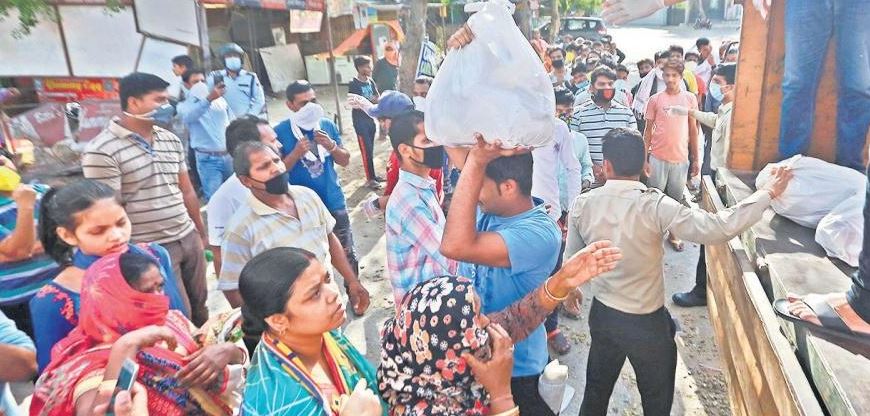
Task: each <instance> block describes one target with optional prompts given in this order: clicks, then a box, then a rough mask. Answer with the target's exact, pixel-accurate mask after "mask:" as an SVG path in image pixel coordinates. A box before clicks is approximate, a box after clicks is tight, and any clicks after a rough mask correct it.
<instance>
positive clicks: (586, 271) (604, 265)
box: [558, 240, 622, 287]
mask: <svg viewBox="0 0 870 416" xmlns="http://www.w3.org/2000/svg"><path fill="white" fill-rule="evenodd" d="M621 259H622V250H620V249H619V248H618V247H614V246H613V243H612V242H611V241H610V240H602V241H596V242H594V243H592V244H589V245H588V246H586V247H585V248H584V249H583V250H580V251H579V252H577V254H575V255H573V256H572V257H571V258H570V259H568V260H567V261H565V262H564V263H562V268H561V269H559V272H558V274H559V275H561V276H560V277H561V278H562V279H564V282H565V284H566V285H567V286H570V287H579V286H581V285H583V284H584V283H586V282H588V281H589V280H592V278H593V277H595V276H598V275H599V274H601V273H606V272H609V271H611V270H613V269H614V268H616V264H617V263H618V262H619V260H621Z"/></svg>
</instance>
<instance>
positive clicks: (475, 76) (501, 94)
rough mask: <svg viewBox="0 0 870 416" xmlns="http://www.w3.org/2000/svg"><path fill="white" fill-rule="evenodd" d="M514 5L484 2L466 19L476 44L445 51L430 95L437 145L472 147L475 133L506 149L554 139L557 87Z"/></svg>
mask: <svg viewBox="0 0 870 416" xmlns="http://www.w3.org/2000/svg"><path fill="white" fill-rule="evenodd" d="M511 6H512V5H511V4H510V3H509V2H507V1H505V0H490V1H488V2H486V3H484V4H483V7H482V10H481V11H479V12H477V13H475V14H474V15H472V16H471V18H470V19H469V20H468V26H469V27H470V28H471V31H472V32H473V33H474V40H473V41H471V43H469V44H468V45H466V46H464V47H463V48H461V49H458V50H457V49H454V50H451V51H450V52H448V53H447V57H446V58H445V60H444V63H443V64H442V65H441V68H440V69H439V70H438V74H437V75H436V76H435V80H434V81H433V82H432V87H431V88H430V89H429V95H428V97H427V102H428V107H427V108H426V134H427V135H428V136H429V138H430V139H432V140H433V141H435V142H436V143H439V144H442V145H445V146H464V145H472V144H474V143H475V141H474V134H475V133H481V134H482V135H483V137H484V138H485V139H486V140H487V141H494V140H496V139H498V140H501V141H502V143H504V146H505V147H515V146H532V147H540V146H544V145H546V144H547V143H549V142H550V141H551V140H553V115H554V114H555V108H556V102H555V97H554V94H553V85H552V84H551V83H550V77H549V75H548V74H547V72H546V71H545V70H544V65H543V63H541V60H540V58H538V55H537V54H535V52H534V50H532V47H531V45H530V44H529V41H528V40H526V38H525V37H523V35H522V33H520V30H519V28H517V26H516V24H514V20H513V18H512V17H511V13H510V11H509V8H511Z"/></svg>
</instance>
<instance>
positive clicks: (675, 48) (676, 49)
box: [668, 45, 686, 56]
mask: <svg viewBox="0 0 870 416" xmlns="http://www.w3.org/2000/svg"><path fill="white" fill-rule="evenodd" d="M685 51H686V50H685V49H683V47H682V46H680V45H671V46H668V53H669V54H671V53H674V52H679V53H680V56H683V53H684V52H685Z"/></svg>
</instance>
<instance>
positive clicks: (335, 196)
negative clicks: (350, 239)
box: [275, 118, 347, 212]
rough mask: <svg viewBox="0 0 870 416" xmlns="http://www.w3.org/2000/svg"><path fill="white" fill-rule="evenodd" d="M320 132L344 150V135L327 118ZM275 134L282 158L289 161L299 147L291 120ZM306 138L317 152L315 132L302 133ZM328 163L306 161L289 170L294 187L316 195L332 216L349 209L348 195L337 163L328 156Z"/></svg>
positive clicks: (303, 131)
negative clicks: (309, 190)
mask: <svg viewBox="0 0 870 416" xmlns="http://www.w3.org/2000/svg"><path fill="white" fill-rule="evenodd" d="M320 129H321V130H323V131H325V132H326V134H328V135H329V137H330V138H332V140H335V143H337V144H338V145H339V146H341V134H339V132H338V127H337V126H336V125H335V123H333V122H332V121H330V120H328V119H325V118H324V119H321V120H320ZM275 133H276V134H277V135H278V141H280V142H281V157H287V155H289V154H290V152H292V151H293V149H294V148H295V147H296V142H297V140H296V136H294V135H293V130H292V128H291V127H290V120H284V121H282V122H281V123H279V124H278V125H277V126H275ZM302 134H304V135H305V137H307V138H308V140H310V141H311V149H312V151H314V149H315V148H316V147H317V143H315V142H314V132H313V131H305V130H302ZM325 159H326V160H325V161H323V162H321V161H320V158H316V160H309V159H307V158H306V157H302V158H301V159H299V161H298V162H296V165H295V166H287V169H290V184H291V185H299V186H304V187H306V188H310V189H311V190H313V191H314V192H316V193H317V195H318V196H319V197H320V199H321V200H322V201H323V204H324V205H326V209H328V210H329V212H335V211H341V210H343V209H347V203H346V202H345V199H344V193H343V192H342V191H341V184H340V183H339V182H338V173H336V172H335V161H334V160H333V159H332V155H330V154H327V155H326V158H325Z"/></svg>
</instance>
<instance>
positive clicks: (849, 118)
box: [779, 0, 870, 170]
mask: <svg viewBox="0 0 870 416" xmlns="http://www.w3.org/2000/svg"><path fill="white" fill-rule="evenodd" d="M868 21H870V7H868V6H867V0H788V1H786V2H785V74H784V76H783V80H782V120H781V122H780V128H779V153H780V156H781V157H782V158H789V157H791V156H794V155H796V154H800V153H806V151H807V150H808V149H809V146H810V139H811V135H812V131H813V118H814V117H813V116H814V114H815V110H816V108H815V107H816V93H817V89H818V85H819V81H820V79H821V76H822V69H823V67H824V59H825V54H826V52H827V48H828V40H829V39H830V38H831V36H832V35H833V36H834V43H835V45H836V46H835V48H836V55H835V59H836V61H837V62H836V64H837V65H836V66H837V82H838V84H839V86H838V89H839V91H838V97H837V155H836V162H837V164H839V165H843V166H848V167H850V168H853V169H857V170H863V169H864V162H863V154H864V152H863V148H864V139H865V135H866V134H867V128H868V127H870V25H868V24H867V22H868ZM822 93H824V94H829V93H831V91H823V92H822Z"/></svg>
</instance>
